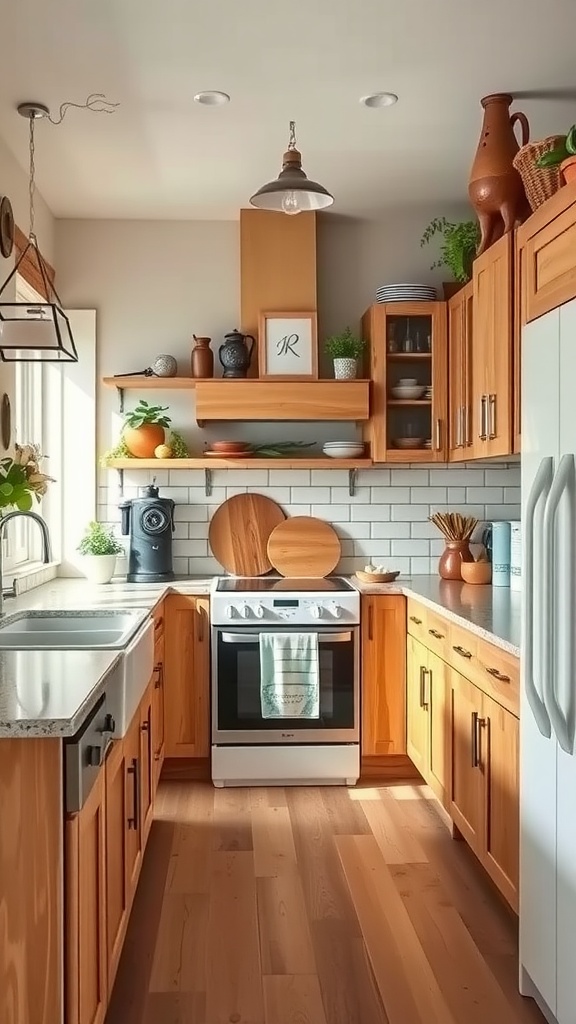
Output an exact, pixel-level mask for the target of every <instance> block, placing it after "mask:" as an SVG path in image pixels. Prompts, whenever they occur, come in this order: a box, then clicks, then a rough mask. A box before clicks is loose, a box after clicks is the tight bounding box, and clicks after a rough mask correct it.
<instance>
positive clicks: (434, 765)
mask: <svg viewBox="0 0 576 1024" xmlns="http://www.w3.org/2000/svg"><path fill="white" fill-rule="evenodd" d="M407 651H408V655H407V673H406V703H407V753H408V756H409V758H410V760H411V761H412V762H413V763H414V765H415V766H416V767H417V768H418V771H419V772H420V774H421V775H422V777H423V778H424V779H426V781H427V783H428V785H429V786H430V788H431V789H432V790H433V792H434V794H435V795H436V796H437V797H438V799H439V800H440V802H441V803H442V804H444V805H445V806H446V805H447V803H448V794H449V792H450V786H449V779H450V750H451V722H450V706H449V697H448V694H449V672H450V670H449V668H448V666H447V665H446V664H445V662H443V661H442V659H441V658H439V657H437V655H435V654H434V653H433V652H432V651H429V650H428V649H427V648H426V647H425V646H424V645H423V644H421V643H420V642H419V641H418V640H416V639H415V638H414V637H413V636H410V635H409V636H408V641H407Z"/></svg>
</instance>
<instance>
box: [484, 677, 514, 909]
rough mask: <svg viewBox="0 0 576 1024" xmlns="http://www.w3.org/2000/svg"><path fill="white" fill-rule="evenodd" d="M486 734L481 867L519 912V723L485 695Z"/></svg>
mask: <svg viewBox="0 0 576 1024" xmlns="http://www.w3.org/2000/svg"><path fill="white" fill-rule="evenodd" d="M482 717H483V719H484V722H485V725H484V730H485V733H486V759H487V772H486V804H487V806H486V840H485V848H484V853H485V857H484V861H483V863H484V866H485V868H486V870H487V871H488V874H489V875H490V876H491V877H492V879H493V881H494V882H495V883H496V885H497V886H498V888H499V889H500V890H501V892H503V893H504V895H505V896H506V899H507V900H508V902H509V903H510V905H511V906H512V907H514V909H515V910H517V909H518V863H519V852H520V805H519V794H520V778H519V764H520V761H519V731H520V730H519V725H520V723H519V721H518V719H517V718H516V717H515V716H514V715H511V714H510V712H509V711H507V710H506V709H505V708H503V707H501V706H500V704H497V703H496V701H494V700H492V699H491V698H490V697H488V696H487V694H484V695H483V698H482Z"/></svg>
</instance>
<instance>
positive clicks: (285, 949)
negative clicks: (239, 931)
mask: <svg viewBox="0 0 576 1024" xmlns="http://www.w3.org/2000/svg"><path fill="white" fill-rule="evenodd" d="M256 886H257V889H256V891H257V897H258V922H259V925H260V954H261V960H262V973H263V974H315V973H316V961H315V959H314V950H313V948H312V939H311V938H310V929H309V926H308V918H307V916H306V906H305V903H304V896H303V894H302V885H301V883H300V879H299V878H298V875H296V874H291V875H281V876H279V877H278V878H259V879H258V880H257V883H256Z"/></svg>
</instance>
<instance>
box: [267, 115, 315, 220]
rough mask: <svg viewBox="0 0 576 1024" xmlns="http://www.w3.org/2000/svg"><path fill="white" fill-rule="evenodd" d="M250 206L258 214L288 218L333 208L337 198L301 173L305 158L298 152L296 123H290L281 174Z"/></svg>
mask: <svg viewBox="0 0 576 1024" xmlns="http://www.w3.org/2000/svg"><path fill="white" fill-rule="evenodd" d="M250 202H251V204H252V206H256V207H258V209H259V210H274V211H275V212H277V213H288V214H295V213H302V212H304V211H306V210H323V209H325V208H326V207H327V206H332V203H333V202H334V196H331V195H330V193H329V192H328V191H327V189H325V188H324V186H323V185H319V184H318V182H317V181H310V180H309V178H307V177H306V175H305V174H304V171H303V170H302V156H301V154H300V153H299V151H298V150H297V149H296V123H295V121H290V141H289V143H288V149H287V150H286V152H285V153H284V156H283V158H282V170H281V171H280V174H279V175H278V177H277V178H276V179H275V180H274V181H269V182H268V183H267V184H266V185H262V188H259V189H258V191H257V192H256V193H255V194H254V195H253V196H252V198H251V199H250Z"/></svg>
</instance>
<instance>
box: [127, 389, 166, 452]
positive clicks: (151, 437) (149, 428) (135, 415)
mask: <svg viewBox="0 0 576 1024" xmlns="http://www.w3.org/2000/svg"><path fill="white" fill-rule="evenodd" d="M167 409H168V406H167V405H149V404H148V402H145V401H144V399H141V400H140V402H139V403H138V405H137V406H136V408H135V409H133V410H132V412H128V413H126V416H125V417H124V423H125V426H124V430H123V431H122V437H123V438H124V441H125V443H126V447H127V448H128V451H129V452H130V454H131V455H133V456H134V457H135V458H137V459H153V458H154V452H155V450H156V448H158V447H160V445H163V444H164V440H165V438H166V431H165V428H166V427H168V426H169V425H170V417H169V416H165V415H164V414H165V413H166V410H167Z"/></svg>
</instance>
